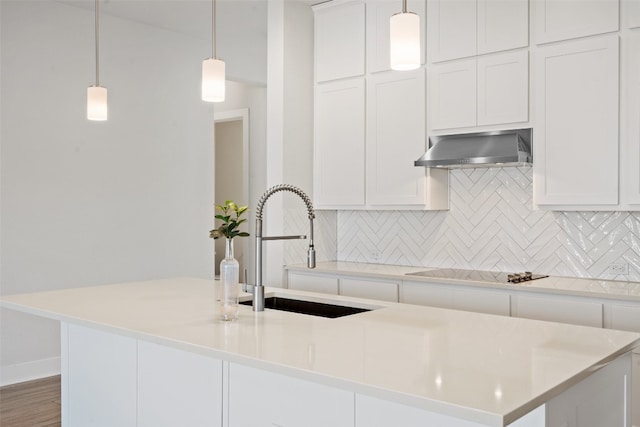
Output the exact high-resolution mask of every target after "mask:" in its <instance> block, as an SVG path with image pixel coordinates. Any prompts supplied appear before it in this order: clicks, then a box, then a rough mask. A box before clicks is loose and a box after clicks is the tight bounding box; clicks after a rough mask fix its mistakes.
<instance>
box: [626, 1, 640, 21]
mask: <svg viewBox="0 0 640 427" xmlns="http://www.w3.org/2000/svg"><path fill="white" fill-rule="evenodd" d="M622 7H623V9H622V16H624V18H625V20H626V27H627V28H638V27H640V1H639V0H622Z"/></svg>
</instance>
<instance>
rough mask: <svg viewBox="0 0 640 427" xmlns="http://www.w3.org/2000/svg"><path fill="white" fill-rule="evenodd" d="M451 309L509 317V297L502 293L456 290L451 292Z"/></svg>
mask: <svg viewBox="0 0 640 427" xmlns="http://www.w3.org/2000/svg"><path fill="white" fill-rule="evenodd" d="M453 307H454V308H455V309H456V310H465V311H475V312H476V313H487V314H498V315H501V316H509V315H511V297H510V296H509V294H507V293H504V292H494V291H485V290H480V291H476V290H472V289H458V290H455V291H454V292H453Z"/></svg>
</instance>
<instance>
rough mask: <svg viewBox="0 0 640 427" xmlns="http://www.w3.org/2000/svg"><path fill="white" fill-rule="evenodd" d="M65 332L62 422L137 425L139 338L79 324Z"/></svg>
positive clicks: (69, 426)
mask: <svg viewBox="0 0 640 427" xmlns="http://www.w3.org/2000/svg"><path fill="white" fill-rule="evenodd" d="M61 331H62V333H61V335H62V349H63V356H62V365H63V366H62V372H63V376H64V377H65V378H66V381H65V382H63V385H62V402H63V403H62V418H63V419H62V425H63V426H65V427H90V426H104V427H111V426H119V427H128V426H131V427H136V393H137V391H136V387H137V385H136V369H137V360H136V354H137V343H136V340H135V339H133V338H128V337H124V336H121V335H116V334H111V333H107V332H102V331H99V330H96V329H92V328H86V327H83V326H78V325H73V324H64V323H63V324H62V326H61ZM65 374H66V375H65Z"/></svg>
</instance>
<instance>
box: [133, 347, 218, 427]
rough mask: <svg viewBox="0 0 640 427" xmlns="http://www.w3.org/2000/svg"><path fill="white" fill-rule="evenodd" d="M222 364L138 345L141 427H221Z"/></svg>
mask: <svg viewBox="0 0 640 427" xmlns="http://www.w3.org/2000/svg"><path fill="white" fill-rule="evenodd" d="M222 384H223V383H222V361H221V360H218V359H212V358H210V357H206V356H202V355H199V354H195V353H189V352H186V351H181V350H177V349H174V348H170V347H167V346H163V345H158V344H153V343H149V342H146V341H139V342H138V427H159V426H167V427H173V426H217V425H220V423H221V420H222Z"/></svg>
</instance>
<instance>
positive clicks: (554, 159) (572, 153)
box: [533, 35, 619, 205]
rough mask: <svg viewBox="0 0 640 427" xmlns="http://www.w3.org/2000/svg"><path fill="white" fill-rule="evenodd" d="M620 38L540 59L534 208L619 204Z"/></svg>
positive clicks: (567, 46)
mask: <svg viewBox="0 0 640 427" xmlns="http://www.w3.org/2000/svg"><path fill="white" fill-rule="evenodd" d="M618 57H619V55H618V36H617V35H615V36H605V37H599V38H594V39H588V40H581V41H573V42H566V43H560V44H556V45H553V46H546V47H543V48H540V49H538V51H537V54H536V65H535V67H536V75H535V77H536V85H537V86H538V89H537V90H536V106H537V113H536V117H537V119H536V120H537V126H536V137H535V138H534V150H533V152H534V153H535V161H534V164H533V167H534V175H535V176H536V177H537V178H539V179H538V180H537V183H536V185H535V191H534V197H535V203H537V204H540V205H545V204H547V205H616V204H617V203H618V170H619V168H618V148H619V143H618V116H619V114H618V68H619V67H618Z"/></svg>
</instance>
